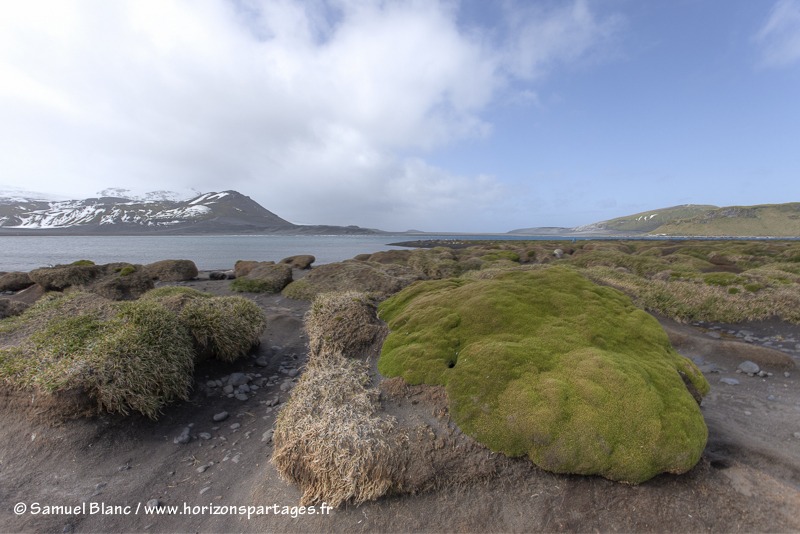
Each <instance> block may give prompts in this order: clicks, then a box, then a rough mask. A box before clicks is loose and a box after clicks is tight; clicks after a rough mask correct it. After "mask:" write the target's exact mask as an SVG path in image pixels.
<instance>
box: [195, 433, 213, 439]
mask: <svg viewBox="0 0 800 534" xmlns="http://www.w3.org/2000/svg"><path fill="white" fill-rule="evenodd" d="M197 436H198V437H199V438H200V439H211V434H209V433H208V432H200V433H199V434H198V435H197Z"/></svg>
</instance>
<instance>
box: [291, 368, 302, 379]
mask: <svg viewBox="0 0 800 534" xmlns="http://www.w3.org/2000/svg"><path fill="white" fill-rule="evenodd" d="M298 374H300V369H292V370H291V371H289V376H291V377H292V378H294V377H296V376H297V375H298Z"/></svg>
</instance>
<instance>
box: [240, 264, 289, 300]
mask: <svg viewBox="0 0 800 534" xmlns="http://www.w3.org/2000/svg"><path fill="white" fill-rule="evenodd" d="M243 263H244V262H243ZM291 281H292V266H291V265H288V264H285V263H279V264H275V263H273V262H260V263H258V264H257V265H255V266H253V267H252V268H251V269H250V270H249V272H248V274H247V275H246V276H244V277H241V278H239V277H237V278H236V279H235V280H234V281H233V282H231V283H230V285H229V286H228V287H229V288H230V289H231V290H232V291H239V292H251V293H280V292H281V291H282V290H283V288H284V287H286V286H287V285H289V284H290V283H291Z"/></svg>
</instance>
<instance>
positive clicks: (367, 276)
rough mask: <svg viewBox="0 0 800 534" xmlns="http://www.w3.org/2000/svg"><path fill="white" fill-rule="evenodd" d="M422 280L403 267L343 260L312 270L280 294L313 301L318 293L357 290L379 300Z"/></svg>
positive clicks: (408, 268) (409, 269) (421, 277)
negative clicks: (380, 297)
mask: <svg viewBox="0 0 800 534" xmlns="http://www.w3.org/2000/svg"><path fill="white" fill-rule="evenodd" d="M423 279H425V276H424V275H423V274H422V273H420V272H419V271H416V270H414V269H412V268H410V267H407V266H404V265H398V264H394V263H390V264H380V263H370V262H364V261H357V260H347V261H343V262H337V263H327V264H325V265H320V266H319V267H315V268H314V269H312V270H311V272H309V273H308V274H307V275H306V276H304V277H303V278H301V279H300V280H296V281H294V282H292V283H291V284H289V285H288V286H286V288H285V289H284V290H283V294H284V295H286V296H287V297H289V298H293V299H313V298H314V297H315V296H316V295H317V294H319V293H330V292H336V291H358V292H361V293H368V294H370V295H371V296H373V297H379V296H387V295H392V294H394V293H397V292H398V291H400V290H401V289H403V288H404V287H406V286H408V285H409V284H411V283H412V282H415V281H417V280H423Z"/></svg>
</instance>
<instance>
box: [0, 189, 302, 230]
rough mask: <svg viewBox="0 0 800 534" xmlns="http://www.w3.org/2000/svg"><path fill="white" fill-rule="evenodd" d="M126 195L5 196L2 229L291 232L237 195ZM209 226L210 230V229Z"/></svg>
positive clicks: (106, 192)
mask: <svg viewBox="0 0 800 534" xmlns="http://www.w3.org/2000/svg"><path fill="white" fill-rule="evenodd" d="M125 193H126V191H125V190H119V189H106V190H104V191H101V192H100V194H101V196H98V197H97V198H88V199H83V200H44V199H42V195H38V194H33V195H28V194H20V192H17V191H15V192H13V194H11V195H7V196H0V227H2V228H15V229H30V230H55V229H66V228H76V229H77V228H80V229H83V230H87V231H91V233H107V232H106V231H104V229H107V230H110V231H113V230H115V229H118V230H129V231H130V230H137V229H140V230H148V229H149V230H157V229H166V228H177V227H185V226H192V225H196V224H198V223H201V222H205V223H210V222H215V223H217V224H218V225H225V226H240V225H244V226H259V227H287V226H292V224H291V223H289V222H288V221H285V220H283V219H281V218H280V217H278V216H277V215H275V214H274V213H272V212H270V211H268V210H267V209H265V208H263V207H262V206H261V205H259V204H258V203H256V202H255V201H253V200H251V199H250V198H249V197H246V196H244V195H242V194H240V193H237V192H236V191H223V192H221V193H204V194H201V195H198V196H196V197H194V198H190V199H186V200H176V199H175V198H174V195H175V194H173V193H172V192H169V191H154V192H152V193H148V194H146V195H143V196H139V197H129V196H125V195H124V194H125ZM204 226H209V225H208V224H205V225H204Z"/></svg>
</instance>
